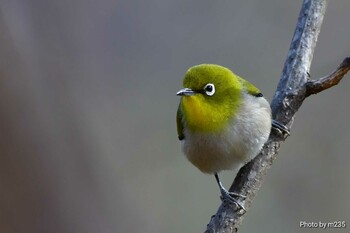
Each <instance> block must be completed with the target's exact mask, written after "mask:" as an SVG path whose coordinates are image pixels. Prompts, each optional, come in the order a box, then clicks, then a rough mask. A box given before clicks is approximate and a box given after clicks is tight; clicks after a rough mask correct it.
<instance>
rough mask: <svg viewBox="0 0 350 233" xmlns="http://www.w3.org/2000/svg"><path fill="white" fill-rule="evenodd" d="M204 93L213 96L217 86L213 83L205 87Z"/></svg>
mask: <svg viewBox="0 0 350 233" xmlns="http://www.w3.org/2000/svg"><path fill="white" fill-rule="evenodd" d="M203 89H204V92H205V94H206V95H208V96H212V95H214V93H215V86H214V84H212V83H208V84H207V85H205V86H204V88H203Z"/></svg>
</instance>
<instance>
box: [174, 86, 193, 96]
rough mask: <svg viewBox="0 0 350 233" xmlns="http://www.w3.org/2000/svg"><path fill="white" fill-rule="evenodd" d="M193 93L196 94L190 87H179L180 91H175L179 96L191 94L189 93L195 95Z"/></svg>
mask: <svg viewBox="0 0 350 233" xmlns="http://www.w3.org/2000/svg"><path fill="white" fill-rule="evenodd" d="M195 94H196V92H195V91H193V90H192V89H190V88H184V89H181V90H180V91H178V92H177V93H176V95H179V96H191V95H195Z"/></svg>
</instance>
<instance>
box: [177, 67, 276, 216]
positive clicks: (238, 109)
mask: <svg viewBox="0 0 350 233" xmlns="http://www.w3.org/2000/svg"><path fill="white" fill-rule="evenodd" d="M183 87H184V88H183V89H181V90H180V91H178V92H177V95H178V96H181V101H180V104H179V107H178V110H177V117H176V118H177V119H176V120H177V121H176V122H177V133H178V137H179V140H180V141H181V143H182V150H183V152H184V154H185V155H186V156H187V158H188V160H189V161H190V162H191V163H192V164H193V165H194V166H196V167H197V168H198V169H199V170H200V171H202V172H204V173H207V174H214V175H215V178H216V181H217V183H218V185H219V187H220V191H221V198H222V200H223V201H224V200H227V201H231V202H233V203H236V204H237V205H239V206H240V207H241V208H242V209H244V207H243V205H241V204H240V203H239V202H238V201H237V200H236V199H235V198H233V196H241V195H238V194H235V193H230V192H228V191H227V190H226V189H225V188H224V187H223V185H222V184H221V182H220V180H219V177H218V172H220V171H222V170H231V169H239V168H240V167H242V166H243V165H244V164H246V163H247V162H249V161H250V160H252V159H253V158H254V157H255V156H256V155H257V154H258V153H259V151H260V150H261V148H262V146H263V145H264V143H265V142H266V141H267V139H268V137H269V134H270V130H271V122H272V121H271V108H270V105H269V103H268V102H267V100H266V99H265V98H264V97H263V95H262V93H261V92H260V90H259V89H258V88H256V87H255V86H254V85H253V84H251V83H250V82H248V81H246V80H244V79H243V78H241V77H239V76H237V75H236V74H234V73H233V72H232V71H231V70H229V69H227V68H225V67H223V66H219V65H214V64H201V65H197V66H193V67H191V68H190V69H189V70H188V71H187V73H186V75H185V78H184V81H183ZM243 197H244V196H243Z"/></svg>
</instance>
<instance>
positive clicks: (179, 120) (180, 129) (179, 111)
mask: <svg viewBox="0 0 350 233" xmlns="http://www.w3.org/2000/svg"><path fill="white" fill-rule="evenodd" d="M182 117H183V114H182V109H181V103H180V104H179V107H178V108H177V113H176V126H177V136H178V138H179V140H180V141H181V140H183V139H184V138H185V135H184V132H183V130H184V126H183V123H182Z"/></svg>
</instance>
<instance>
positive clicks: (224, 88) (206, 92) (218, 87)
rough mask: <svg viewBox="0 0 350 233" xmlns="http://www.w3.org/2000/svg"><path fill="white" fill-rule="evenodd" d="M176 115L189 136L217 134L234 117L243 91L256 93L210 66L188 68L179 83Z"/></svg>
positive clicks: (231, 75)
mask: <svg viewBox="0 0 350 233" xmlns="http://www.w3.org/2000/svg"><path fill="white" fill-rule="evenodd" d="M183 86H184V89H182V90H180V91H179V92H178V93H177V95H179V96H182V98H181V103H180V107H179V111H180V113H181V115H182V116H183V118H184V123H185V127H188V129H189V130H191V131H193V132H217V131H220V130H222V129H223V128H224V127H225V126H226V125H227V124H228V123H229V121H230V120H231V119H233V117H234V116H235V113H236V112H237V109H238V108H239V106H240V105H241V103H242V101H243V90H245V91H247V92H257V93H260V91H259V90H258V89H257V88H255V87H254V86H253V85H252V84H250V83H248V82H246V81H245V80H243V79H242V78H240V77H238V76H237V75H235V74H234V73H233V72H232V71H231V70H229V69H227V68H225V67H223V66H219V65H213V64H202V65H197V66H193V67H191V68H190V69H189V70H188V71H187V73H186V75H185V78H184V81H183Z"/></svg>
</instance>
